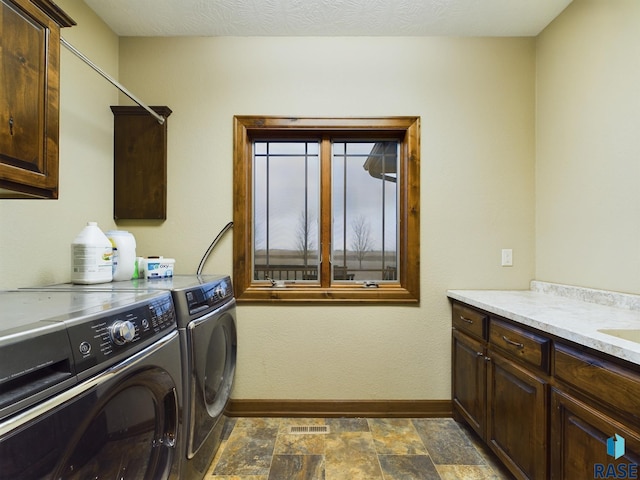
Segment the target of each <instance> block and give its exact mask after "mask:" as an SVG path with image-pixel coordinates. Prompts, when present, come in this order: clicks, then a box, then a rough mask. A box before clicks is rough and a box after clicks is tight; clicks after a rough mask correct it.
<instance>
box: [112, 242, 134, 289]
mask: <svg viewBox="0 0 640 480" xmlns="http://www.w3.org/2000/svg"><path fill="white" fill-rule="evenodd" d="M107 238H109V240H110V241H111V244H112V245H113V281H114V282H117V281H121V280H131V278H132V277H133V273H134V272H135V267H136V239H135V238H134V237H133V235H132V234H131V233H129V232H127V231H125V230H109V231H108V232H107Z"/></svg>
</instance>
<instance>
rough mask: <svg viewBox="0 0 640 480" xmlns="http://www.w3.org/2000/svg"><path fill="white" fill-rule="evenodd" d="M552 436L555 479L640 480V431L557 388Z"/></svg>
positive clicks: (552, 412) (552, 460)
mask: <svg viewBox="0 0 640 480" xmlns="http://www.w3.org/2000/svg"><path fill="white" fill-rule="evenodd" d="M550 433H551V435H550V447H551V454H550V462H551V465H550V467H551V478H552V479H566V480H573V479H577V478H595V479H597V478H640V467H638V463H639V462H640V432H638V431H636V430H634V429H632V428H630V427H629V426H628V425H625V423H623V422H621V421H618V420H615V419H613V418H611V417H609V416H608V415H606V414H604V413H603V412H601V411H600V410H598V409H597V408H595V407H594V406H592V405H589V404H588V403H586V402H583V401H581V400H579V399H577V398H576V397H574V396H572V395H570V394H568V393H566V392H564V391H561V390H558V389H556V388H553V389H552V390H551V432H550ZM616 457H617V458H616Z"/></svg>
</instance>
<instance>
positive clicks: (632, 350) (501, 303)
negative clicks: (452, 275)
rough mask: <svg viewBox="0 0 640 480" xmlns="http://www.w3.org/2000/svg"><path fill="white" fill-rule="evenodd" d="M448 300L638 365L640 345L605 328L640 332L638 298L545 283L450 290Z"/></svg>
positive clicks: (639, 297) (639, 302)
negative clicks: (526, 287)
mask: <svg viewBox="0 0 640 480" xmlns="http://www.w3.org/2000/svg"><path fill="white" fill-rule="evenodd" d="M447 296H448V297H449V298H452V299H455V300H459V301H461V302H464V303H466V304H468V305H471V306H474V307H477V308H480V309H482V310H486V311H487V312H490V313H493V314H495V315H499V316H501V317H504V318H508V319H510V320H513V321H515V322H519V323H521V324H523V325H528V326H530V327H533V328H536V329H538V330H541V331H543V332H546V333H549V334H552V335H555V336H557V337H560V338H564V339H566V340H570V341H572V342H575V343H578V344H580V345H584V346H587V347H590V348H593V349H594V350H598V351H600V352H604V353H608V354H609V355H613V356H615V357H618V358H621V359H624V360H627V361H629V362H632V363H635V364H636V365H640V343H636V342H633V341H629V340H624V339H621V338H618V337H615V336H612V335H607V334H604V333H602V332H600V331H599V330H603V329H638V330H640V296H639V295H628V294H620V293H616V292H608V291H602V290H593V289H586V288H580V287H572V286H566V285H557V284H551V283H545V282H538V281H533V282H531V290H449V291H448V292H447Z"/></svg>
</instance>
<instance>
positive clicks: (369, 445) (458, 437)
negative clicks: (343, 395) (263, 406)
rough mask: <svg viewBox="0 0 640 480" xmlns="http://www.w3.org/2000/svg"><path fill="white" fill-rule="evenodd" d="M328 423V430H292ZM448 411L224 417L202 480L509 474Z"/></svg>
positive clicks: (474, 479) (446, 478) (502, 479)
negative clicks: (424, 414)
mask: <svg viewBox="0 0 640 480" xmlns="http://www.w3.org/2000/svg"><path fill="white" fill-rule="evenodd" d="M292 425H305V426H306V425H327V426H328V427H329V431H330V433H327V434H324V433H322V434H318V433H313V434H290V433H289V426H292ZM511 478H512V476H511V475H509V473H508V472H506V471H505V470H504V468H503V467H502V466H501V465H500V464H499V462H498V461H497V460H496V459H495V458H494V457H493V455H492V454H491V453H490V452H489V451H488V450H486V448H485V447H484V446H483V445H482V444H481V443H480V442H479V441H478V439H477V437H476V436H475V434H474V433H473V432H471V431H470V430H468V429H466V428H465V427H463V426H462V425H460V424H458V423H456V422H455V421H454V420H453V419H451V418H326V419H325V418H230V419H229V424H228V426H227V433H226V434H225V440H224V443H223V444H222V445H221V447H220V449H219V450H218V453H217V454H216V457H215V458H214V460H213V462H212V464H211V467H210V469H209V471H208V473H207V475H206V476H205V479H206V480H462V479H469V480H488V479H491V480H507V479H511Z"/></svg>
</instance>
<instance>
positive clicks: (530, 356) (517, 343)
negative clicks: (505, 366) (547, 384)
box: [489, 318, 551, 373]
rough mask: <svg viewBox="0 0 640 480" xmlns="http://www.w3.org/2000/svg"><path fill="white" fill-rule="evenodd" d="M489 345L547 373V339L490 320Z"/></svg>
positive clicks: (549, 347) (548, 342) (548, 340)
mask: <svg viewBox="0 0 640 480" xmlns="http://www.w3.org/2000/svg"><path fill="white" fill-rule="evenodd" d="M489 343H490V344H491V345H493V346H495V347H497V348H498V349H500V350H501V351H503V352H506V353H507V354H509V355H510V356H511V357H513V358H515V359H518V360H521V361H523V362H525V363H527V364H529V365H532V366H534V367H537V368H539V369H541V370H543V371H544V372H546V373H548V372H549V352H550V349H551V340H550V339H548V338H545V337H543V336H541V335H536V334H534V333H531V332H529V331H527V330H524V329H521V328H519V327H517V326H515V325H511V324H509V323H506V322H503V321H501V320H497V319H495V318H492V319H491V324H490V326H489Z"/></svg>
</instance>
